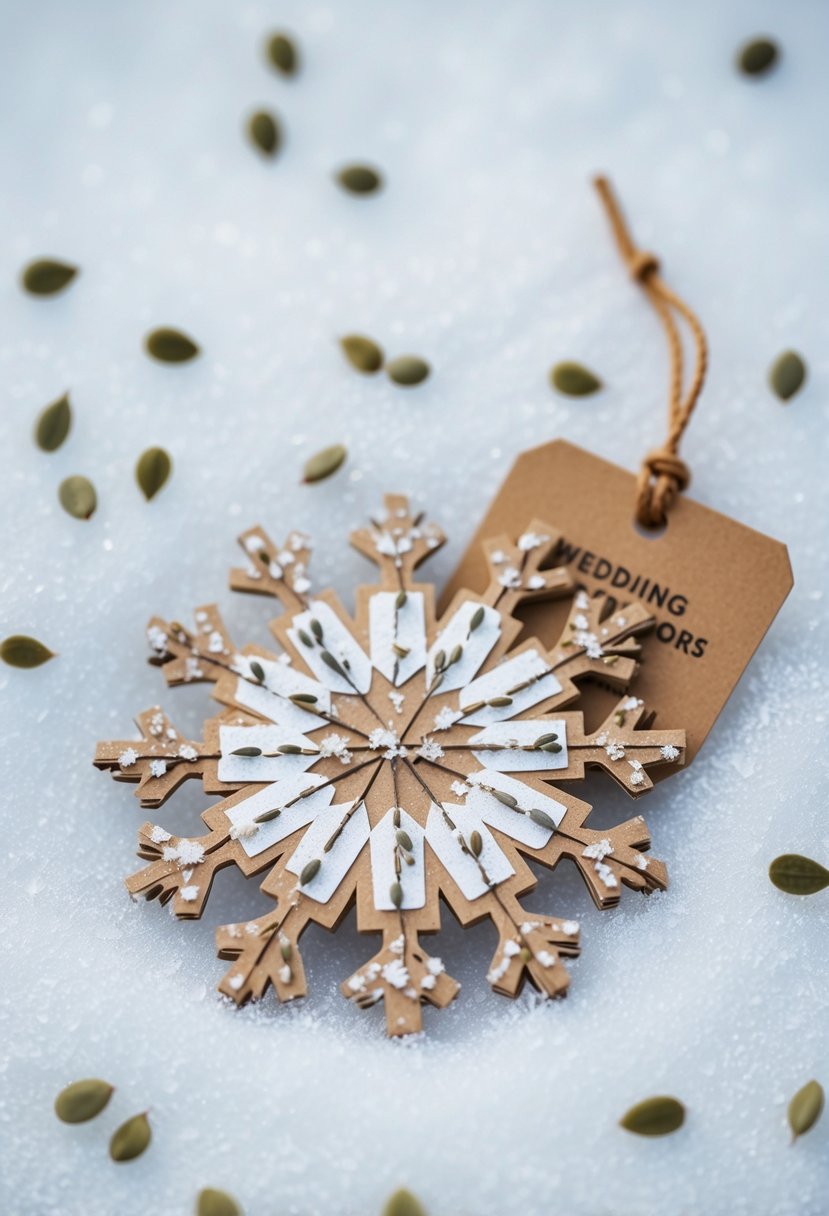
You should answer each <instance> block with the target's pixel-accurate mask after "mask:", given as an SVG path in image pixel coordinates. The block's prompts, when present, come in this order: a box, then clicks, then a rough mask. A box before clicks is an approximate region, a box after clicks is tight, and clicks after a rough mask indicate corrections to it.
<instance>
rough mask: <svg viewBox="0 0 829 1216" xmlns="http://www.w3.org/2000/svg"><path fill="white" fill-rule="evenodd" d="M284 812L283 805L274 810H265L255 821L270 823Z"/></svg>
mask: <svg viewBox="0 0 829 1216" xmlns="http://www.w3.org/2000/svg"><path fill="white" fill-rule="evenodd" d="M281 814H282V807H281V806H278V807H275V808H274V809H273V810H272V811H263V812H262V814H261V815H257V816H256V818H255V819H254V821H253V822H254V823H270V822H271V820H272V819H278V818H279V816H280V815H281Z"/></svg>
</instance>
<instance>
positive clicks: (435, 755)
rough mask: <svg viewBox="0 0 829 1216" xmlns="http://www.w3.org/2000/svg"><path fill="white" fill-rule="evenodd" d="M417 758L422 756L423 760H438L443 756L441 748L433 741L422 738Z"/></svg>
mask: <svg viewBox="0 0 829 1216" xmlns="http://www.w3.org/2000/svg"><path fill="white" fill-rule="evenodd" d="M417 754H418V756H422V757H423V759H424V760H440V758H441V756H443V755H444V751H443V748H442V747H441V746H440V744H439V743H436V742H435V740H434V739H429V738H424V740H423V742H422V743H421V745H420V747H419V748H418V749H417Z"/></svg>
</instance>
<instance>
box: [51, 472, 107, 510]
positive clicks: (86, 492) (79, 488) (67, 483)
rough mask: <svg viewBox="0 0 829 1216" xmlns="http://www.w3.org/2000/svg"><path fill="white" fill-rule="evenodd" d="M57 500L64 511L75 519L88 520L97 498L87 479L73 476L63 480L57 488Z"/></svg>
mask: <svg viewBox="0 0 829 1216" xmlns="http://www.w3.org/2000/svg"><path fill="white" fill-rule="evenodd" d="M58 499H59V500H60V505H61V506H62V507H63V509H64V511H68V512H69V514H70V515H74V517H75V519H89V518H90V517H91V516H92V515H94V513H95V508H96V507H97V505H98V497H97V495H96V493H95V487H94V486H93V484H92V482H91V481H90V480H89V478H88V477H81V476H80V475H77V474H76V475H75V476H74V477H67V478H65V479H64V480H63V481H62V482H61V483H60V485H59V486H58Z"/></svg>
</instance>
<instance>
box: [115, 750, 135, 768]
mask: <svg viewBox="0 0 829 1216" xmlns="http://www.w3.org/2000/svg"><path fill="white" fill-rule="evenodd" d="M137 759H138V752H137V751H136V750H135V748H134V747H127V748H125V749H124V750H123V751H122V752H121V755H120V756H119V757H118V764H119V766H120V767H121V768H130V767H131V766H132V765H133V764H135V762H136V760H137Z"/></svg>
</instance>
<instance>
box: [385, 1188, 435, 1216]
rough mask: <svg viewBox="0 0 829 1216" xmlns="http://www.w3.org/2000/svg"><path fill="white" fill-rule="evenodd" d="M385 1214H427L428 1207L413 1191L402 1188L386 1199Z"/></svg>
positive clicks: (398, 1215)
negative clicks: (425, 1206)
mask: <svg viewBox="0 0 829 1216" xmlns="http://www.w3.org/2000/svg"><path fill="white" fill-rule="evenodd" d="M383 1216H426V1209H425V1208H424V1206H423V1204H422V1203H421V1202H420V1201H419V1200H418V1199H416V1198H415V1197H414V1195H413V1194H412V1192H411V1191H407V1190H400V1191H395V1192H394V1194H393V1195H391V1196H389V1198H388V1199H387V1200H386V1206H385V1207H384V1208H383Z"/></svg>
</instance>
